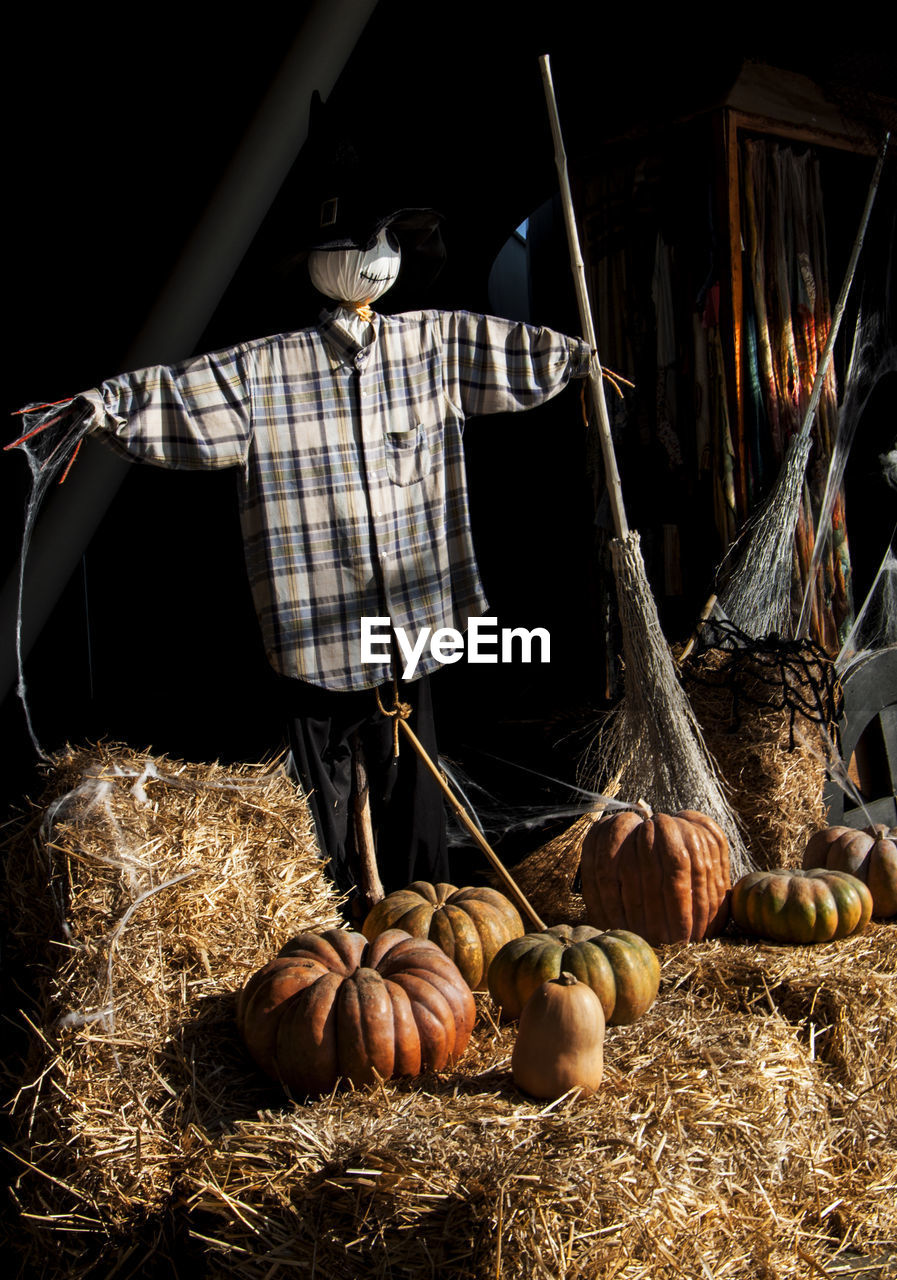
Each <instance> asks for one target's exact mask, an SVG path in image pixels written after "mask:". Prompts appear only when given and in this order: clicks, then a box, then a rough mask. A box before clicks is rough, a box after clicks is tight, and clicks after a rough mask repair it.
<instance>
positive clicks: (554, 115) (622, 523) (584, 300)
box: [539, 54, 629, 538]
mask: <svg viewBox="0 0 897 1280" xmlns="http://www.w3.org/2000/svg"><path fill="white" fill-rule="evenodd" d="M539 66H540V67H541V69H542V83H543V85H544V86H545V101H546V103H547V105H548V118H549V120H550V121H551V136H552V138H553V139H554V163H555V166H556V168H557V171H558V180H559V181H560V186H561V203H562V204H563V207H564V223H565V225H566V228H567V244H568V246H569V249H570V266H571V267H572V268H573V283H574V286H575V288H576V302H577V305H578V307H579V322H580V325H581V326H582V336H583V337H584V338H585V340H586V342H588V344H589V347H590V348H591V352H592V359H591V361H590V362H589V393H590V399H591V401H592V410H593V413H594V416H595V419H596V421H597V423H598V435H599V438H600V440H601V453H602V456H603V458H604V476H605V481H606V483H607V491H608V495H609V497H610V505H611V512H612V514H613V519H614V529H615V531H616V534H617V537H618V538H625V537H626V535H627V534H628V533H629V524H628V522H627V520H626V511H625V509H624V507H623V489H622V487H621V485H620V473H619V471H618V470H617V459H616V455H615V454H614V445H613V440H612V438H611V434H610V419H609V418H608V416H607V404H606V402H605V399H604V382H603V379H602V374H601V361H600V360H599V359H598V351H597V346H598V344H597V343H596V341H595V326H594V325H593V323H592V308H591V305H590V303H589V291H588V287H587V285H586V270H585V266H584V264H583V260H582V252H581V250H580V247H579V231H578V229H577V226H576V215H575V213H574V212H573V195H572V193H571V191H570V179H569V177H568V175H567V153H566V151H565V150H564V138H563V135H562V133H561V122H560V119H559V118H558V107H557V101H556V99H555V96H554V84H553V82H552V79H551V63H550V62H549V59H548V54H543V56H542V57H541V58H540V59H539Z"/></svg>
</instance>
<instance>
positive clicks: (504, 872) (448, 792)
mask: <svg viewBox="0 0 897 1280" xmlns="http://www.w3.org/2000/svg"><path fill="white" fill-rule="evenodd" d="M399 724H400V725H401V727H402V730H403V732H404V733H405V735H406V736H407V738H408V740H409V741H410V743H411V745H412V746H413V747H414V750H415V751H416V752H417V754H418V755H419V756H420V758H421V759H422V760H423V762H424V764H425V765H426V767H427V768H428V769H429V771H430V773H432V775H433V777H434V778H435V779H436V781H437V782H438V783H439V785H440V787H441V788H442V792H443V795H444V796H445V798H446V799H447V800H448V802H449V804H450V805H451V806H452V809H453V810H454V812H455V815H456V817H457V818H458V821H459V822H460V823H461V824H462V826H464V828H465V829H466V830H467V831H468V832H469V833H470V835H471V836H472V837H473V839H474V840H475V841H476V843H477V844H478V845H479V846H480V848H481V849H482V851H483V853H484V854H485V855H486V857H487V858H488V860H489V862H490V864H491V865H492V868H493V870H494V871H495V872H496V874H497V875H498V877H499V879H500V880H501V882H502V884H503V885H504V886H505V888H506V889H507V890H508V892H509V893H510V894H511V896H512V897H513V898H514V899H515V900H516V902H517V905H518V906H519V907H520V909H521V911H522V912H523V914H524V915H525V916H527V918H528V919H529V920H530V922H531V923H532V925H533V926H534V928H536V929H538V930H539V931H540V932H544V931H545V929H547V927H548V926H547V925H546V923H545V921H544V920H543V919H542V918H541V917H540V916H539V915H538V914H537V912H536V909H535V907H533V905H532V904H531V902H530V901H529V899H528V898H527V897H526V895H525V894H524V892H523V890H522V889H521V888H520V886H519V885H518V884H517V881H516V880H515V879H514V877H513V876H512V875H511V873H510V871H508V869H507V867H506V866H505V865H504V863H503V862H502V861H501V859H500V858H499V856H498V854H497V853H496V852H495V850H494V849H493V848H492V846H491V845H490V844H489V841H488V840H487V839H486V837H485V836H484V835H483V833H482V831H480V829H479V827H478V826H477V825H476V823H475V822H474V821H473V819H472V818H471V816H470V814H469V813H468V812H467V810H466V809H465V807H464V805H463V804H462V803H461V801H460V800H459V799H458V797H457V796H456V795H455V793H454V791H452V789H451V787H450V786H449V785H448V783H447V782H446V780H445V778H444V777H443V775H442V773H441V772H440V771H439V769H438V768H437V767H436V765H435V764H434V763H433V761H432V760H431V759H430V757H429V755H428V754H427V750H426V748H425V747H424V745H423V743H422V742H421V740H420V738H418V736H417V734H416V733H415V732H414V730H413V729H412V728H411V725H410V724H409V723H408V721H407V720H403V719H402V718H401V717H399Z"/></svg>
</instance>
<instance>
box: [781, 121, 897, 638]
mask: <svg viewBox="0 0 897 1280" xmlns="http://www.w3.org/2000/svg"><path fill="white" fill-rule="evenodd" d="M890 141H891V134H890V132H888V133H886V134H885V140H884V143H883V144H882V148H881V151H880V152H879V154H878V162H877V164H876V166H875V170H874V172H873V174H872V181H871V182H870V183H869V191H868V192H867V194H866V203H865V205H864V207H863V215H862V217H861V218H860V226H859V230H858V231H857V234H856V239H855V240H854V242H853V249H852V250H851V254H850V261H849V262H848V264H847V270H846V272H845V273H844V281H843V283H842V285H841V292H840V293H839V295H838V301H837V302H836V303H835V310H834V312H833V314H832V327H831V328H830V329H829V331H828V337H827V338H826V341H825V347H824V348H823V351H822V358H821V359H820V361H819V364H818V365H817V366H816V377H815V378H814V379H813V389H812V391H811V392H810V402H809V404H808V405H807V411H806V413H805V414H804V420H803V422H802V423H801V428H800V434H801V435H802V436H808V435H809V434H810V430H811V428H812V426H813V419H814V418H815V417H816V410H817V408H818V407H819V400H820V398H821V396H822V386H823V383H824V382H825V376H826V374H827V373H828V367H829V365H830V364H831V362H832V353H833V352H834V350H835V339H836V338H837V336H838V330H839V329H840V328H841V321H842V320H843V319H844V309H845V307H846V306H847V296H848V294H849V293H850V286H851V285H852V284H853V277H854V275H855V273H856V269H857V262H858V261H859V257H860V250H861V249H862V247H863V240H864V239H865V236H866V228H867V226H868V225H869V217H870V215H871V213H872V206H873V204H874V203H875V196H876V194H877V192H878V185H879V182H880V181H881V171H882V168H883V167H884V163H885V156H886V155H887V153H888V144H889V142H890ZM798 634H800V633H799V632H798Z"/></svg>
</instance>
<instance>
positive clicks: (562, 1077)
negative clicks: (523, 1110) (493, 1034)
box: [511, 973, 604, 1098]
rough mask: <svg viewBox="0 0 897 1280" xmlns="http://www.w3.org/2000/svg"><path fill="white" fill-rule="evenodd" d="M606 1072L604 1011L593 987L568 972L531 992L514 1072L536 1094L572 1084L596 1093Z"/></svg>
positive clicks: (555, 1094)
mask: <svg viewBox="0 0 897 1280" xmlns="http://www.w3.org/2000/svg"><path fill="white" fill-rule="evenodd" d="M603 1074H604V1011H603V1010H602V1008H601V1001H600V1000H599V999H598V997H597V996H596V995H595V992H594V991H593V990H592V988H591V987H587V986H586V984H585V983H584V982H579V981H578V980H577V979H576V978H575V977H574V976H573V974H572V973H562V974H561V976H560V977H559V978H553V979H552V980H551V981H550V982H543V983H542V985H541V986H540V987H539V988H538V989H537V990H536V991H535V992H534V993H533V994H532V995H531V996H530V998H529V1000H527V1002H526V1004H525V1005H524V1006H523V1012H522V1013H521V1014H520V1025H519V1027H518V1030H517V1039H516V1041H515V1042H514V1050H513V1052H512V1054H511V1075H512V1076H513V1078H514V1083H515V1084H516V1085H517V1087H518V1088H519V1089H522V1090H523V1091H524V1093H529V1094H532V1096H533V1097H534V1098H559V1097H560V1096H561V1094H564V1093H566V1092H567V1091H568V1089H575V1088H577V1087H578V1088H580V1089H582V1091H583V1093H587V1094H588V1093H594V1092H595V1090H596V1089H597V1088H598V1086H599V1085H600V1083H601V1077H602V1075H603Z"/></svg>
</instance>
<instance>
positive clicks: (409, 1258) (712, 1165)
mask: <svg viewBox="0 0 897 1280" xmlns="http://www.w3.org/2000/svg"><path fill="white" fill-rule="evenodd" d="M152 790H153V788H152V787H151V788H150V791H152ZM265 807H266V808H268V809H272V810H274V809H275V806H274V805H273V804H272V803H270V801H268V802H266V805H265ZM277 812H280V810H279V809H277ZM58 843H62V841H59V842H58ZM71 865H72V866H73V867H74V864H71ZM74 869H76V870H81V868H80V867H76V868H74ZM93 872H94V874H100V873H99V869H98V868H93ZM185 883H191V882H185ZM164 896H165V895H164V894H163V893H159V894H157V895H156V899H158V900H159V901H160V902H161V899H162V898H163V897H164ZM150 901H151V900H147V906H149V902H150ZM286 914H287V913H284V915H286ZM106 923H107V932H108V921H107V922H106ZM226 923H227V922H226V921H222V926H221V927H222V930H225V929H226ZM269 924H270V922H268V923H266V924H265V925H264V926H261V929H262V931H264V930H265V929H268V927H269ZM126 934H127V930H126V931H125V934H123V935H122V944H124V943H125V941H126ZM142 934H143V942H144V949H145V950H147V951H148V952H149V951H154V950H157V949H158V948H159V947H163V950H164V944H163V943H162V942H161V940H160V937H159V935H158V934H156V933H154V932H153V930H152V929H151V928H149V927H146V928H144V929H143V931H142ZM273 934H278V935H279V930H278V929H277V928H274V929H273V930H272V931H271V936H270V947H269V949H268V952H267V954H270V952H271V951H273V949H274V946H275V938H274V936H273ZM282 940H283V937H282V935H279V936H278V937H277V939H276V942H277V943H279V942H280V941H282ZM237 945H239V944H238V943H237ZM267 945H268V944H267V943H263V944H262V945H261V948H260V949H261V950H265V947H266V946H267ZM248 950H249V949H248V948H247V951H246V952H245V953H244V954H243V955H242V956H240V957H239V958H238V962H237V963H234V964H232V965H231V967H230V968H228V967H227V963H226V962H227V960H228V957H227V952H226V948H221V949H220V950H217V949H214V956H215V959H214V960H211V956H212V954H213V952H212V951H210V952H209V955H210V967H211V968H212V972H213V974H214V975H215V977H214V980H212V979H210V978H209V976H208V975H207V974H206V973H205V970H204V968H203V965H202V962H201V960H200V961H199V962H197V961H196V960H195V959H193V958H192V957H193V956H194V955H195V950H191V948H190V947H189V946H184V947H183V948H182V949H181V950H180V951H179V952H178V955H179V957H180V959H179V961H178V964H177V965H173V966H172V967H171V968H170V969H169V970H167V971H166V973H167V978H166V983H165V985H164V988H163V987H162V984H161V983H160V988H161V989H160V991H159V993H158V1011H159V1014H160V1015H161V1014H162V1012H163V1011H164V1010H165V1009H167V1011H168V1017H167V1025H168V1030H167V1032H166V1035H165V1036H164V1037H160V1036H158V1035H157V1037H156V1039H155V1040H154V1042H153V1045H152V1046H150V1045H149V1043H148V1033H147V1030H146V1028H145V1027H144V1029H143V1030H142V1031H141V1030H139V1029H138V1030H136V1031H134V1030H132V1027H133V1026H134V1025H137V1024H136V1022H132V1018H133V1019H135V1020H136V1019H137V1016H138V1015H137V1011H136V1010H133V1011H132V1010H131V1008H130V1007H125V1006H122V1007H120V1008H119V1013H118V1018H117V1023H116V1032H115V1036H114V1037H112V1036H111V1034H110V1033H109V1032H108V1031H107V1030H105V1029H99V1030H97V1029H96V1027H95V1026H94V1028H93V1030H91V1033H90V1036H88V1035H87V1031H86V1030H85V1028H78V1029H70V1030H69V1031H68V1032H66V1033H64V1034H63V1035H62V1036H61V1037H59V1038H58V1039H57V1038H55V1033H53V1032H51V1031H50V1025H51V1024H50V1023H47V1024H45V1030H46V1032H47V1034H48V1038H52V1040H53V1045H54V1052H55V1054H56V1057H55V1058H50V1057H48V1058H45V1059H44V1060H43V1066H42V1068H41V1069H43V1070H45V1071H46V1072H47V1074H46V1075H45V1076H44V1077H43V1080H42V1082H41V1083H40V1084H37V1083H35V1084H34V1085H33V1086H32V1087H30V1088H25V1089H23V1091H22V1093H21V1094H20V1097H19V1103H18V1107H17V1111H16V1115H17V1117H18V1123H19V1125H20V1131H19V1136H18V1138H17V1141H16V1143H15V1150H16V1153H17V1155H18V1157H19V1159H20V1160H21V1159H27V1160H30V1161H32V1162H33V1163H34V1164H37V1165H39V1166H40V1168H41V1169H42V1170H43V1171H44V1173H43V1175H39V1174H35V1173H32V1172H30V1171H28V1170H23V1175H22V1177H21V1178H20V1179H19V1180H18V1185H17V1187H16V1189H15V1194H16V1197H17V1200H18V1202H19V1204H20V1205H21V1206H22V1208H23V1209H24V1211H25V1212H26V1213H30V1214H37V1215H42V1217H40V1216H39V1217H37V1218H31V1219H27V1220H25V1221H27V1222H28V1223H30V1227H31V1230H32V1231H33V1237H32V1245H31V1253H30V1256H29V1258H28V1263H27V1266H28V1268H29V1269H26V1271H25V1274H28V1275H38V1274H42V1275H45V1276H47V1277H48V1278H50V1277H53V1278H54V1280H55V1277H57V1276H60V1277H61V1276H62V1275H63V1274H65V1275H69V1276H75V1277H78V1276H86V1275H88V1274H89V1273H90V1269H91V1267H92V1266H93V1267H94V1268H95V1270H94V1272H93V1274H94V1275H96V1276H103V1277H106V1276H112V1275H116V1276H122V1277H124V1276H126V1275H141V1276H150V1275H159V1276H171V1275H186V1274H190V1275H197V1276H209V1277H225V1276H228V1277H229V1276H234V1277H246V1278H247V1280H256V1278H258V1280H261V1278H262V1277H267V1278H269V1280H275V1278H277V1280H280V1278H282V1277H289V1276H301V1277H306V1276H307V1277H311V1276H314V1277H315V1278H316V1280H349V1278H350V1277H351V1278H352V1280H355V1278H356V1277H360V1276H383V1277H387V1276H388V1277H392V1278H396V1280H398V1278H400V1277H401V1278H407V1280H411V1278H412V1277H413V1278H414V1280H419V1278H420V1277H428V1276H432V1277H436V1276H439V1277H440V1278H442V1277H453V1278H454V1277H458V1278H459V1280H460V1278H467V1277H469V1278H470V1280H495V1278H496V1277H498V1278H501V1277H506V1278H507V1280H512V1278H513V1280H517V1278H518V1277H522V1278H524V1280H528V1278H530V1277H531V1278H532V1280H537V1278H538V1280H580V1278H581V1280H585V1278H586V1277H588V1280H611V1277H613V1278H614V1280H649V1278H650V1280H667V1278H669V1280H673V1277H676V1280H679V1278H680V1277H682V1276H688V1277H689V1278H691V1277H708V1278H709V1280H724V1278H725V1280H730V1278H731V1280H791V1278H792V1277H794V1278H795V1280H797V1277H801V1278H802V1280H803V1278H805V1277H808V1276H810V1275H820V1274H821V1275H829V1276H840V1275H846V1274H847V1272H848V1267H849V1266H850V1265H858V1264H859V1263H862V1265H863V1266H864V1268H865V1269H864V1270H863V1271H859V1272H856V1273H855V1274H862V1275H865V1276H867V1277H870V1278H871V1277H874V1276H876V1275H878V1276H884V1275H885V1274H887V1273H888V1267H890V1266H891V1265H892V1263H893V1265H894V1266H895V1267H897V1257H895V1256H894V1255H893V1253H892V1263H889V1262H888V1261H887V1255H888V1252H889V1250H890V1251H892V1250H893V1241H894V1240H895V1239H897V1195H895V1190H897V1124H895V1113H897V929H895V927H894V926H893V925H882V924H879V923H873V924H872V925H870V926H869V927H868V928H867V930H866V931H865V932H864V933H863V934H862V935H860V936H859V937H855V938H848V939H845V940H843V941H842V942H839V943H834V944H830V945H828V946H817V947H807V948H792V947H777V946H772V945H767V944H756V943H755V944H746V943H743V942H741V941H739V940H738V939H735V938H730V937H727V938H723V939H717V940H714V941H713V942H706V943H701V944H698V945H694V946H679V947H669V948H665V949H664V950H663V952H662V961H663V974H662V981H661V990H660V994H659V997H658V1000H657V1002H656V1004H655V1005H654V1006H653V1008H652V1009H651V1010H650V1011H649V1012H648V1013H647V1014H646V1015H645V1016H644V1017H643V1018H642V1019H640V1020H639V1021H638V1022H637V1023H635V1024H634V1025H633V1026H631V1027H613V1028H610V1029H609V1030H608V1035H607V1045H606V1064H607V1065H606V1077H605V1083H604V1084H603V1085H602V1088H601V1089H600V1090H599V1091H598V1093H596V1094H595V1095H594V1096H592V1097H590V1098H587V1099H582V1100H577V1099H576V1098H574V1097H570V1096H568V1097H566V1098H564V1099H561V1100H560V1101H559V1102H557V1103H552V1104H548V1105H545V1104H543V1103H534V1102H533V1101H532V1100H530V1099H527V1098H525V1097H524V1096H523V1095H522V1094H520V1093H519V1092H518V1091H517V1090H516V1089H515V1088H514V1086H513V1084H512V1082H511V1078H510V1055H511V1049H512V1045H513V1028H510V1027H506V1026H501V1025H499V1024H498V1023H497V1022H496V1021H495V1011H494V1009H493V1007H492V1005H491V1003H490V1001H489V999H488V997H487V996H485V995H480V996H478V997H477V1001H478V1011H479V1016H478V1020H477V1026H476V1029H475V1032H474V1036H473V1039H472V1042H471V1047H470V1048H469V1050H468V1052H467V1054H466V1055H465V1057H464V1058H463V1060H462V1061H461V1062H460V1063H459V1064H458V1065H457V1066H456V1067H455V1068H454V1069H453V1070H452V1071H449V1072H444V1073H440V1074H438V1075H436V1074H432V1073H431V1074H428V1075H426V1076H423V1077H421V1078H419V1079H416V1080H412V1081H388V1082H384V1083H382V1084H380V1085H378V1086H376V1087H373V1088H370V1089H363V1090H357V1091H354V1092H353V1091H351V1090H346V1089H340V1090H337V1091H335V1092H334V1094H333V1095H332V1096H330V1097H327V1098H324V1099H321V1100H319V1101H316V1102H313V1103H309V1104H307V1105H303V1104H302V1103H301V1102H294V1101H292V1100H290V1099H288V1098H285V1097H284V1095H283V1094H282V1093H281V1091H280V1090H279V1089H277V1088H276V1087H275V1086H273V1085H271V1084H270V1083H266V1082H265V1081H264V1080H262V1079H261V1078H260V1077H258V1075H257V1074H256V1073H255V1072H254V1071H253V1070H252V1068H251V1064H250V1063H249V1062H248V1060H247V1058H246V1055H245V1054H244V1053H243V1051H242V1049H241V1046H240V1045H239V1043H238V1041H237V1037H236V1033H235V1031H234V1029H233V1026H232V1007H233V1006H232V1001H231V1000H230V998H229V997H228V996H227V995H226V994H225V992H226V991H227V990H228V989H233V988H235V987H236V986H237V985H239V983H240V982H241V981H242V977H243V970H244V965H243V963H242V962H243V960H244V959H245V961H246V963H247V964H248V963H249V958H248ZM264 958H266V957H265V956H261V957H260V959H264ZM255 962H256V961H255V960H253V961H252V964H254V963H255ZM131 963H132V964H134V967H135V969H136V968H137V966H136V958H135V957H134V956H133V955H132V958H131ZM219 964H220V965H221V970H220V972H218V966H219ZM179 965H183V966H185V970H184V971H186V972H188V973H189V974H190V977H189V978H187V979H186V982H187V1003H186V1004H184V1003H182V1002H181V999H180V977H179V972H180V971H179ZM157 972H162V971H161V970H159V971H157ZM126 980H127V981H130V980H131V979H126V977H125V975H124V973H122V975H121V977H120V978H119V976H118V970H116V982H125V981H126ZM192 983H198V984H199V989H198V990H197V991H196V992H194V991H193V989H192V987H191V985H190V984H192ZM69 994H70V1000H71V1003H76V1002H77V1001H78V1000H80V1001H81V1004H82V1005H83V1004H85V1003H86V1001H85V1000H84V998H83V996H79V995H78V994H77V993H76V992H74V991H70V993H69ZM145 998H146V994H145V986H144V984H140V985H138V986H135V987H134V988H133V991H132V992H131V995H130V997H129V999H130V1000H133V1001H135V1002H136V1001H138V1000H144V999H145ZM126 1004H127V1002H126ZM141 1016H142V1015H141ZM148 1021H149V1022H152V1021H153V1020H152V1019H149V1020H148ZM113 1039H114V1042H115V1043H114V1044H113V1043H112V1041H113ZM113 1052H115V1053H117V1054H118V1066H120V1067H121V1071H120V1072H119V1069H118V1066H116V1065H115V1063H114V1059H113V1057H112V1055H113ZM38 1065H39V1064H37V1063H35V1064H34V1066H33V1068H32V1077H31V1079H33V1076H34V1074H35V1073H36V1070H37V1067H38ZM150 1067H152V1069H153V1070H150ZM153 1071H154V1072H155V1075H154V1074H153ZM38 1094H39V1095H40V1104H39V1105H33V1104H32V1103H31V1102H30V1101H29V1099H30V1098H32V1097H34V1096H37V1095H38ZM120 1106H124V1108H125V1115H124V1117H122V1116H121V1115H120V1114H119V1113H118V1108H119V1107H120ZM23 1108H24V1109H23ZM48 1117H49V1118H48ZM135 1133H141V1134H142V1135H143V1136H142V1138H141V1139H140V1140H137V1139H136V1138H135V1136H134V1135H135ZM63 1141H67V1142H69V1143H71V1144H72V1145H73V1146H77V1148H78V1153H79V1155H78V1159H77V1161H75V1160H72V1159H68V1160H66V1158H65V1157H64V1155H63V1154H62V1153H61V1151H60V1147H61V1144H62V1143H63ZM124 1146H127V1156H126V1157H124V1158H123V1155H122V1148H123V1147H124ZM63 1173H64V1176H63ZM46 1174H52V1175H55V1176H57V1177H60V1179H61V1181H64V1182H66V1183H67V1185H66V1186H65V1187H63V1186H60V1185H59V1183H54V1182H51V1181H50V1180H49V1179H48V1178H47V1176H46ZM51 1222H52V1223H53V1224H54V1225H55V1226H56V1227H57V1230H55V1231H53V1232H50V1231H49V1230H48V1226H49V1225H50V1223H51ZM19 1229H20V1234H21V1232H22V1227H21V1226H20V1228H19Z"/></svg>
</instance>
